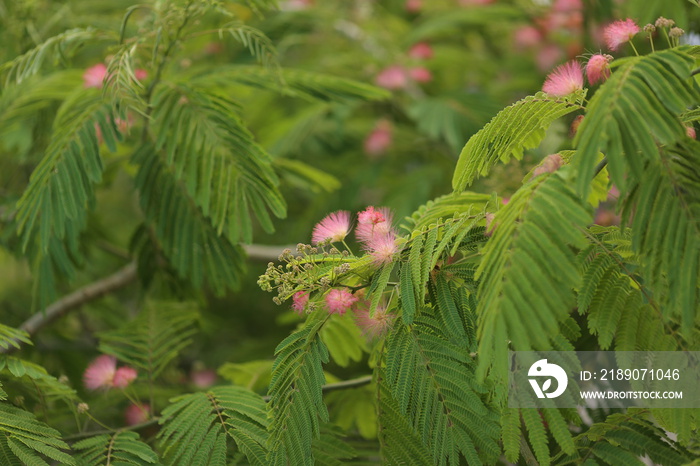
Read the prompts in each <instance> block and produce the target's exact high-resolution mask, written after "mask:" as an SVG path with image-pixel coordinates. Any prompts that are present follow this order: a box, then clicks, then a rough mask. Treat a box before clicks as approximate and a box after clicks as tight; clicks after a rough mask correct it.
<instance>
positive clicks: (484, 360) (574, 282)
mask: <svg viewBox="0 0 700 466" xmlns="http://www.w3.org/2000/svg"><path fill="white" fill-rule="evenodd" d="M567 172H568V170H567V169H562V170H560V171H559V172H557V173H555V174H553V175H550V176H541V177H538V178H536V179H535V180H533V181H532V182H531V183H530V184H528V185H525V186H523V187H522V188H521V189H520V190H518V191H517V192H516V194H515V195H514V196H513V197H512V198H511V200H510V202H509V203H508V204H507V205H506V206H505V207H504V208H503V209H501V210H500V211H499V212H498V214H497V215H496V218H495V220H494V222H495V224H496V225H497V226H496V228H495V231H494V233H493V236H492V237H491V239H490V241H488V242H487V243H486V246H485V248H484V253H483V254H484V256H483V259H482V262H481V265H480V266H479V269H478V270H477V274H476V275H477V278H479V277H481V283H480V285H479V308H478V313H479V341H480V344H479V374H480V377H483V376H484V375H485V374H486V372H487V371H488V369H489V368H490V367H492V366H494V367H495V372H496V376H497V378H498V379H502V380H505V378H506V376H507V373H506V369H507V361H508V357H507V349H508V345H507V341H508V340H510V341H511V342H512V345H513V347H514V348H515V349H516V350H521V351H523V350H530V349H533V348H537V349H540V350H542V349H546V348H548V347H550V341H549V340H550V337H549V336H550V335H558V334H559V333H560V332H559V324H558V323H559V322H560V321H562V320H564V319H565V318H566V316H567V315H568V313H569V311H570V310H571V309H572V307H573V305H574V294H573V289H572V288H574V287H578V284H579V283H580V280H581V276H580V272H579V270H578V267H577V264H576V256H575V254H574V252H573V251H572V250H571V246H572V245H573V246H575V247H578V248H583V247H585V246H586V244H587V243H586V241H585V237H584V235H583V232H582V228H583V227H585V226H586V224H588V223H589V222H590V219H591V215H590V212H589V210H588V209H589V208H588V206H587V205H586V204H585V203H583V202H582V201H581V200H580V199H579V198H578V196H576V194H575V193H574V192H573V190H572V189H571V188H570V186H569V185H570V183H569V182H568V181H567V179H566V177H567Z"/></svg>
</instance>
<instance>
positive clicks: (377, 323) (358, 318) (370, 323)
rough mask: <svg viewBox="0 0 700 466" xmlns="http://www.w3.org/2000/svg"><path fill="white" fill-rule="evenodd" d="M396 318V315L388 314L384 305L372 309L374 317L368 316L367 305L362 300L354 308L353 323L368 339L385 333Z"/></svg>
mask: <svg viewBox="0 0 700 466" xmlns="http://www.w3.org/2000/svg"><path fill="white" fill-rule="evenodd" d="M394 320H396V316H395V315H392V314H389V313H388V312H387V311H386V307H385V306H378V307H377V308H376V309H375V310H374V317H370V316H369V305H368V303H366V302H363V303H362V305H358V306H357V308H356V309H355V323H357V326H358V327H360V330H362V334H363V335H364V336H365V338H367V339H369V340H374V339H377V338H381V337H383V336H384V335H386V334H387V333H388V332H389V330H391V327H392V326H393V324H394Z"/></svg>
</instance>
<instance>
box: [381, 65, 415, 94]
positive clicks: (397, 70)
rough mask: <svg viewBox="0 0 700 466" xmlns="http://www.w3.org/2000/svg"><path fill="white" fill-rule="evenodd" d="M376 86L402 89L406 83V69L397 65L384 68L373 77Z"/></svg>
mask: <svg viewBox="0 0 700 466" xmlns="http://www.w3.org/2000/svg"><path fill="white" fill-rule="evenodd" d="M375 82H376V83H377V85H378V86H381V87H383V88H385V89H390V90H395V89H403V88H404V87H406V85H407V84H408V76H407V74H406V70H405V69H403V68H402V67H400V66H398V65H393V66H390V67H388V68H384V69H383V70H382V71H381V72H380V73H379V74H378V75H377V78H376V79H375Z"/></svg>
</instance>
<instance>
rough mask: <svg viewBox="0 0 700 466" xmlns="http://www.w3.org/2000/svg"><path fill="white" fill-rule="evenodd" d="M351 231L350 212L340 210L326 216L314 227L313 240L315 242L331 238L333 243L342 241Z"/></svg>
mask: <svg viewBox="0 0 700 466" xmlns="http://www.w3.org/2000/svg"><path fill="white" fill-rule="evenodd" d="M349 231H350V212H347V211H345V210H339V211H337V212H333V213H332V214H329V215H328V216H326V217H325V218H324V219H323V220H321V221H320V222H318V224H316V226H315V227H314V231H313V233H312V235H311V241H312V242H313V243H314V244H318V243H323V242H324V241H327V240H330V241H331V243H337V242H338V241H342V240H344V239H345V237H346V236H347V235H348V232H349Z"/></svg>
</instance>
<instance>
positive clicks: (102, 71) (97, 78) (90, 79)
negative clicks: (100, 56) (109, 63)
mask: <svg viewBox="0 0 700 466" xmlns="http://www.w3.org/2000/svg"><path fill="white" fill-rule="evenodd" d="M105 76H107V67H106V66H105V64H104V63H98V64H97V65H95V66H91V67H90V68H88V69H87V70H85V73H83V86H84V87H85V88H86V89H88V88H90V87H96V88H98V89H99V88H101V87H102V82H103V81H104V79H105Z"/></svg>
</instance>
